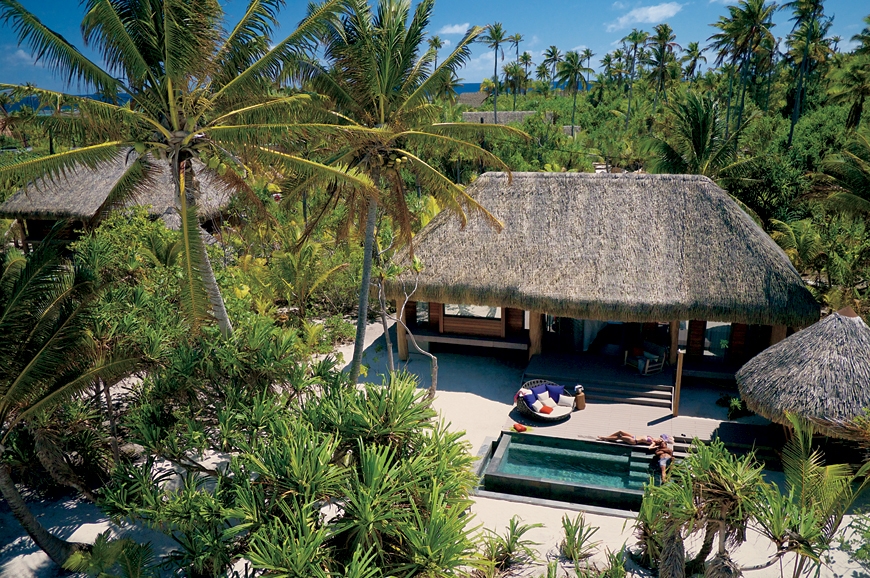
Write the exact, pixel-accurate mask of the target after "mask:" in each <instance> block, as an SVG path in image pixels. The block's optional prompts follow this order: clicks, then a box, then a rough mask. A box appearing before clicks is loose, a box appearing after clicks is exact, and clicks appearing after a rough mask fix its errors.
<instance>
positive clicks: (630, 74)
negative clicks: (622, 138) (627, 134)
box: [625, 48, 637, 130]
mask: <svg viewBox="0 0 870 578" xmlns="http://www.w3.org/2000/svg"><path fill="white" fill-rule="evenodd" d="M634 52H635V53H636V52H637V48H635V49H634ZM635 58H636V57H635V56H634V53H632V57H631V70H630V71H629V72H628V112H627V113H626V114H625V130H628V121H629V120H630V119H631V99H632V97H633V96H634V64H635V62H634V60H635Z"/></svg>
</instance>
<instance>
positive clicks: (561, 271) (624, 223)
mask: <svg viewBox="0 0 870 578" xmlns="http://www.w3.org/2000/svg"><path fill="white" fill-rule="evenodd" d="M468 193H469V194H471V195H472V196H473V197H474V198H475V199H476V200H477V201H478V202H480V203H481V204H482V205H483V206H484V207H486V208H487V209H489V211H490V212H492V213H493V214H494V215H495V216H496V217H498V218H499V219H500V220H501V221H502V222H503V223H504V231H503V232H501V233H497V232H496V231H495V230H493V229H492V228H491V227H490V226H489V225H488V224H487V223H486V222H485V221H484V220H483V219H482V218H480V217H471V218H470V219H469V222H468V225H467V226H466V227H465V229H461V227H460V222H459V219H458V218H456V217H455V216H453V215H451V214H449V213H448V212H442V213H441V214H439V215H438V216H437V217H436V218H434V219H433V220H432V221H431V222H430V223H429V224H428V225H427V226H426V227H425V228H424V229H423V230H422V231H420V233H419V234H418V235H417V237H416V238H415V240H414V252H415V255H416V256H417V257H419V258H421V259H422V261H423V264H424V267H425V269H424V270H423V272H422V273H421V274H420V276H419V279H418V281H419V287H418V289H417V292H416V293H415V299H417V300H419V301H434V302H441V303H466V304H476V305H490V306H504V307H516V308H520V309H525V310H532V311H544V312H547V313H550V314H553V315H558V316H563V317H574V318H578V319H600V320H621V321H673V320H685V319H706V320H711V321H733V322H742V323H762V324H784V325H792V326H805V325H809V324H810V323H813V322H814V321H816V320H817V319H818V318H819V306H818V304H817V303H816V301H815V300H814V299H813V297H812V295H810V293H809V292H808V291H807V290H806V288H805V287H804V284H803V282H802V280H801V278H800V276H799V275H798V273H797V271H795V269H794V268H793V267H792V265H791V263H789V260H788V258H787V257H786V256H785V254H784V253H783V252H782V251H781V250H780V249H779V247H777V245H776V244H775V243H774V242H773V241H772V240H771V239H770V237H769V236H768V235H766V234H765V233H764V232H763V231H762V230H761V229H760V228H759V227H758V225H756V224H755V222H754V221H753V220H752V219H751V218H750V217H749V216H748V215H746V213H744V212H743V211H742V210H741V209H740V208H739V207H738V206H737V204H736V203H735V202H734V201H733V200H732V199H731V197H729V196H728V194H727V193H726V192H725V191H723V190H722V189H720V188H719V187H717V186H716V185H715V184H714V183H713V182H712V181H711V180H710V179H708V178H706V177H701V176H693V175H647V174H642V175H639V174H623V175H611V174H588V173H514V175H513V182H512V184H508V177H507V176H506V175H505V174H504V173H486V174H484V175H482V176H481V177H479V178H478V179H477V180H476V181H475V182H474V183H473V184H472V185H470V186H469V187H468ZM407 259H408V254H407V253H405V254H404V255H402V256H400V261H404V262H407ZM401 281H405V282H406V285H407V286H409V287H410V286H413V284H414V279H413V276H412V275H411V273H405V274H404V275H403V277H401V278H400V280H398V281H397V282H395V283H392V284H391V285H390V291H391V296H396V295H400V294H401V292H400V291H401V289H400V283H401Z"/></svg>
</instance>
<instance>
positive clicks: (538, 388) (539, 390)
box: [531, 384, 547, 399]
mask: <svg viewBox="0 0 870 578" xmlns="http://www.w3.org/2000/svg"><path fill="white" fill-rule="evenodd" d="M531 390H532V393H534V394H535V399H538V396H539V395H541V394H542V393H544V392H545V391H547V386H546V385H544V384H541V385H538V386H536V387H533V388H531Z"/></svg>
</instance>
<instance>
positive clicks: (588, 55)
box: [580, 48, 595, 85]
mask: <svg viewBox="0 0 870 578" xmlns="http://www.w3.org/2000/svg"><path fill="white" fill-rule="evenodd" d="M593 56H595V53H594V52H592V49H591V48H584V49H583V53H582V54H580V59H581V60H585V61H586V68H588V69H589V72H588V73H586V84H587V85H588V84H589V75H590V74H592V72H593V70H592V57H593Z"/></svg>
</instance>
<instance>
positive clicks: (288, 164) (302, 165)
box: [255, 147, 378, 197]
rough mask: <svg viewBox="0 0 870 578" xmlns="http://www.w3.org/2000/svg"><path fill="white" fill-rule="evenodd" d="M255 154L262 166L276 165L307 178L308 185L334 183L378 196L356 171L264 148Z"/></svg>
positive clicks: (364, 178) (361, 174)
mask: <svg viewBox="0 0 870 578" xmlns="http://www.w3.org/2000/svg"><path fill="white" fill-rule="evenodd" d="M255 154H256V156H257V157H258V158H259V159H260V161H261V162H262V163H263V164H264V165H271V166H275V165H278V166H280V167H282V168H283V170H285V171H287V172H288V173H292V174H295V175H298V176H301V177H305V178H308V179H309V181H308V182H309V185H314V184H315V183H319V184H321V185H327V184H330V183H336V184H337V185H339V186H344V187H350V188H352V189H355V190H358V191H361V192H363V193H365V194H367V195H370V196H374V197H377V195H378V191H377V188H376V187H375V185H374V183H373V182H372V180H371V179H370V178H369V177H368V176H367V175H366V174H364V173H362V172H360V171H358V170H356V169H353V168H348V167H342V166H337V165H332V166H328V165H324V164H321V163H318V162H315V161H311V160H308V159H303V158H301V157H297V156H294V155H290V154H287V153H283V152H279V151H276V150H273V149H269V148H266V147H256V150H255Z"/></svg>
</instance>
